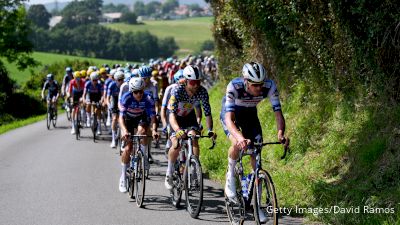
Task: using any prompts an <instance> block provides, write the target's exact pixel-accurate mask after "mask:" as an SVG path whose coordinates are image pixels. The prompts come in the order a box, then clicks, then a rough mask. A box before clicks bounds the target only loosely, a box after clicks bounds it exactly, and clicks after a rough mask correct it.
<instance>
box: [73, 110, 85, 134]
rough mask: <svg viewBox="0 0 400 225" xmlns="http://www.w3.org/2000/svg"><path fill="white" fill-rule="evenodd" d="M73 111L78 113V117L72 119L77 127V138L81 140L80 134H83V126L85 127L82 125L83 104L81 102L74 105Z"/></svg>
mask: <svg viewBox="0 0 400 225" xmlns="http://www.w3.org/2000/svg"><path fill="white" fill-rule="evenodd" d="M73 111H74V112H75V114H76V119H75V120H74V118H72V120H74V123H73V124H74V128H75V137H76V140H79V138H80V136H81V130H80V129H81V128H82V127H83V125H82V113H81V111H82V106H81V103H78V104H77V105H75V106H74V107H73Z"/></svg>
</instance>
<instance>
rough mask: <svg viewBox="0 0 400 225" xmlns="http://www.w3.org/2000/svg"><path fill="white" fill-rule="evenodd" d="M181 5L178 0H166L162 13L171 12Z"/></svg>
mask: <svg viewBox="0 0 400 225" xmlns="http://www.w3.org/2000/svg"><path fill="white" fill-rule="evenodd" d="M178 7H179V1H178V0H166V1H165V2H164V4H162V6H161V10H162V13H169V12H171V11H172V10H174V9H175V8H178Z"/></svg>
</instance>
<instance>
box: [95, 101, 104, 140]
mask: <svg viewBox="0 0 400 225" xmlns="http://www.w3.org/2000/svg"><path fill="white" fill-rule="evenodd" d="M94 109H95V111H94V112H95V115H96V116H97V133H98V134H101V110H102V107H101V105H100V106H99V107H94Z"/></svg>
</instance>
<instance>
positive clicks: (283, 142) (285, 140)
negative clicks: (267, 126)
mask: <svg viewBox="0 0 400 225" xmlns="http://www.w3.org/2000/svg"><path fill="white" fill-rule="evenodd" d="M279 141H280V142H281V143H282V144H283V145H284V147H285V148H287V147H289V144H290V139H289V138H286V137H283V138H282V139H280V140H279Z"/></svg>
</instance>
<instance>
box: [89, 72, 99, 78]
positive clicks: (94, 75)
mask: <svg viewBox="0 0 400 225" xmlns="http://www.w3.org/2000/svg"><path fill="white" fill-rule="evenodd" d="M98 79H99V74H98V73H97V72H96V71H95V72H92V73H91V74H90V80H98Z"/></svg>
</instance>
